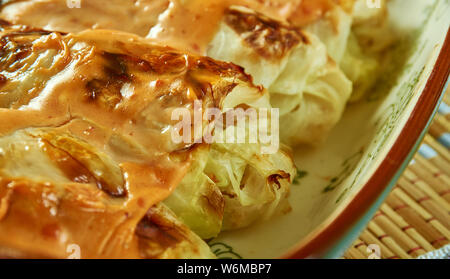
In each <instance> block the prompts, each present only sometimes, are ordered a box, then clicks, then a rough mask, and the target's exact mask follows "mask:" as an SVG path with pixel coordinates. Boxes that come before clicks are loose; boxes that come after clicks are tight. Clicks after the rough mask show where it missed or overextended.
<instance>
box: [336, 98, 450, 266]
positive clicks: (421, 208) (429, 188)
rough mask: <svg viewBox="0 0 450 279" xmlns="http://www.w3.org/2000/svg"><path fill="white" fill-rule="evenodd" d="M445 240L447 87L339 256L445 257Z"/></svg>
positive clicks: (449, 137)
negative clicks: (405, 161) (386, 189)
mask: <svg viewBox="0 0 450 279" xmlns="http://www.w3.org/2000/svg"><path fill="white" fill-rule="evenodd" d="M449 244H450V90H448V91H447V94H446V95H445V97H444V101H443V103H442V105H441V106H440V109H439V113H438V114H437V115H436V117H435V119H434V121H433V123H432V125H431V127H430V129H429V131H428V134H427V135H426V137H425V139H424V141H423V143H422V145H421V147H420V149H419V152H418V153H417V154H416V156H415V157H414V160H413V161H412V162H411V164H410V166H409V167H408V169H407V170H406V171H405V173H404V174H403V176H402V177H401V178H400V180H399V181H398V182H397V185H396V187H395V188H394V190H393V191H392V193H391V194H390V195H389V196H388V198H387V199H386V201H385V203H384V204H383V205H382V206H381V208H380V209H379V210H378V212H377V213H376V215H375V216H374V217H373V219H372V221H371V222H370V223H369V225H368V227H367V228H366V230H365V231H364V232H363V233H362V234H361V235H360V236H359V238H358V239H357V240H356V241H355V242H354V243H353V245H352V246H351V247H350V248H349V249H348V250H347V252H346V253H345V254H344V258H346V259H368V258H382V259H412V258H417V257H421V258H424V257H425V258H426V257H428V256H429V255H430V254H433V252H434V254H438V256H437V258H448V257H450V246H448V245H449ZM439 249H441V250H440V252H441V253H440V254H439V253H437V250H439ZM444 249H445V250H444ZM435 257H436V256H435Z"/></svg>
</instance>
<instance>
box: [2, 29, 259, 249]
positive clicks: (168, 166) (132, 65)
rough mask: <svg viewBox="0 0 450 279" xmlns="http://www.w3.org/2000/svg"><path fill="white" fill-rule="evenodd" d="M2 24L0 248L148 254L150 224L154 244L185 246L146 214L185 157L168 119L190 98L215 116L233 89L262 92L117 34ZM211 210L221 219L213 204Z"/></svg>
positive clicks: (214, 66)
mask: <svg viewBox="0 0 450 279" xmlns="http://www.w3.org/2000/svg"><path fill="white" fill-rule="evenodd" d="M2 26H3V27H2V28H3V30H2V31H1V32H0V75H1V77H2V78H0V80H1V82H0V90H1V91H2V94H1V96H0V118H2V121H1V122H0V135H1V137H0V153H1V154H0V247H4V248H8V249H10V250H11V251H12V250H17V251H23V252H24V253H25V254H26V255H39V257H65V256H66V245H67V244H70V243H75V244H77V245H79V246H80V247H81V249H82V257H83V258H98V257H102V258H117V257H126V258H134V257H143V256H145V257H147V256H149V257H156V256H158V255H159V252H158V253H156V252H154V253H153V254H152V253H149V254H147V255H143V254H142V253H143V252H142V247H140V246H139V245H144V244H142V243H145V245H147V246H148V245H150V244H149V243H152V241H150V240H149V239H148V238H149V235H148V226H149V224H151V225H152V228H153V229H155V228H157V229H158V230H157V231H160V232H161V231H163V232H164V234H158V235H157V237H156V239H154V241H155V242H154V243H153V244H151V247H156V246H158V245H159V246H160V248H161V249H166V248H168V247H172V246H174V245H175V246H176V245H178V244H179V241H182V240H183V239H184V240H183V243H189V242H186V241H185V240H186V238H187V237H188V236H186V235H185V233H186V232H184V231H183V227H182V226H175V227H174V228H175V231H170V230H169V231H167V230H166V224H165V223H164V222H166V220H165V219H164V218H163V217H161V216H159V217H158V218H157V219H155V218H156V217H154V216H153V215H151V212H150V213H149V214H150V215H148V214H147V215H146V213H147V210H148V208H150V207H151V206H153V205H155V204H157V203H159V202H161V201H162V200H164V199H165V198H167V197H168V196H169V195H170V194H171V193H172V191H173V190H174V188H175V186H176V185H177V184H178V183H179V182H180V181H181V179H182V178H183V176H184V175H185V173H186V172H187V170H188V167H189V164H190V162H191V160H192V156H190V154H191V152H190V151H189V149H186V152H182V153H183V154H181V155H180V156H177V153H179V152H177V151H178V150H183V148H185V147H186V146H185V144H184V143H181V144H175V143H173V142H172V141H171V139H170V133H167V132H164V131H165V129H167V127H171V125H173V124H174V121H173V120H172V119H171V118H170V112H171V111H172V110H173V109H176V108H180V107H184V108H191V109H192V107H193V102H194V101H195V100H202V101H203V102H204V103H205V106H217V107H218V108H219V109H222V102H223V100H224V98H226V97H227V95H228V94H229V93H230V92H231V91H232V90H233V89H234V88H235V87H236V86H237V85H240V86H246V87H249V88H250V89H252V90H253V91H254V92H255V93H256V94H255V95H257V96H262V94H263V90H262V89H261V88H259V87H255V86H254V85H253V84H252V83H251V78H250V76H248V75H246V74H245V73H244V71H243V69H242V68H240V67H238V66H235V65H234V64H231V63H224V62H217V61H215V60H213V59H210V58H206V57H201V56H195V55H189V54H186V53H182V52H179V51H176V50H173V49H171V48H168V47H161V46H157V45H154V44H150V43H148V42H147V41H144V40H142V39H140V38H138V37H135V36H132V35H128V34H125V33H117V32H113V31H101V30H99V31H88V32H84V33H80V34H61V33H58V32H47V31H42V30H35V29H32V28H28V27H25V26H13V25H9V24H6V23H5V24H3V25H2ZM18 108H20V110H18ZM2 148H3V149H2ZM5 150H6V151H5ZM21 150H22V151H21ZM2 152H3V153H2ZM27 156H28V157H27ZM30 156H31V157H30ZM33 156H34V157H33ZM27 158H28V159H27ZM36 158H40V159H42V160H41V161H40V162H39V163H41V164H44V165H45V167H44V168H43V169H44V171H43V172H42V171H39V170H38V171H35V169H36V168H37V166H36V164H38V163H37V161H36ZM26 159H27V160H28V161H27V160H26ZM10 162H15V164H16V165H14V164H13V165H11V164H10ZM27 162H30V163H27ZM46 172H48V173H46ZM212 196H213V195H212ZM213 197H214V196H213ZM208 202H209V203H210V205H211V207H212V208H214V209H215V210H217V211H219V212H220V213H221V212H223V203H221V202H220V199H213V200H208ZM144 216H147V217H146V218H147V219H144V221H143V223H142V222H141V220H142V218H143V217H144ZM148 218H150V221H151V223H148V222H147V221H148ZM161 218H162V219H161ZM145 220H147V221H145ZM140 222H141V223H140ZM138 224H140V225H139V226H138ZM155 224H156V225H155ZM136 226H138V228H139V232H140V233H141V234H142V235H144V236H145V237H146V239H145V241H143V240H142V239H140V237H141V235H139V236H136V235H135V234H134V232H135V229H136ZM155 226H156V227H155ZM172 227H173V226H172ZM185 230H187V228H185ZM172 240H173V241H172ZM36 241H37V242H39V243H40V244H39V245H33V242H36ZM155 245H156V246H155ZM185 245H187V244H185ZM189 245H191V246H189V247H192V245H193V244H189ZM147 248H148V247H147ZM147 248H145V249H144V250H146V251H147V252H149V251H148V249H147ZM165 256H167V255H166V254H165ZM178 256H182V255H178Z"/></svg>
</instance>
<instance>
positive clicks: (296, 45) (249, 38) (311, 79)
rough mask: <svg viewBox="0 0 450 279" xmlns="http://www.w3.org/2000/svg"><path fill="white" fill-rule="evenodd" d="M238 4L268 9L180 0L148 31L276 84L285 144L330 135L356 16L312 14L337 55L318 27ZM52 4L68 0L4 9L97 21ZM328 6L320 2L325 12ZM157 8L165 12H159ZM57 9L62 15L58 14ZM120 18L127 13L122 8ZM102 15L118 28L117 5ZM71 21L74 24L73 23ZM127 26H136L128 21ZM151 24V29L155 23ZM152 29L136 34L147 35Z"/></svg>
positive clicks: (22, 18) (56, 19)
mask: <svg viewBox="0 0 450 279" xmlns="http://www.w3.org/2000/svg"><path fill="white" fill-rule="evenodd" d="M95 2H96V1H92V3H95ZM131 2H132V1H129V2H125V3H124V5H123V7H124V8H123V9H124V10H129V11H132V10H133V9H134V6H133V5H132V3H131ZM235 2H236V3H242V4H246V5H250V6H252V7H254V8H258V9H262V10H264V9H263V7H265V5H261V4H260V3H258V1H219V2H217V3H216V4H217V5H215V6H219V7H220V8H219V9H217V7H216V8H214V7H215V6H214V5H213V4H211V3H209V2H204V1H197V0H194V1H178V0H173V1H170V5H168V6H167V10H166V11H164V12H163V13H161V14H160V17H159V20H158V22H157V24H156V25H154V26H153V27H152V28H151V29H150V31H149V33H148V36H147V37H148V38H152V39H156V40H157V39H163V40H167V42H169V43H172V44H174V45H177V46H179V45H180V43H179V41H180V40H181V41H182V44H185V45H186V48H187V49H188V50H189V51H194V52H199V53H201V54H205V55H207V56H210V57H212V58H214V59H218V60H223V61H229V62H233V63H235V64H237V65H240V66H242V67H244V69H245V71H246V73H248V74H250V75H251V76H252V77H253V80H254V83H255V84H259V85H263V86H264V87H266V88H267V89H268V90H269V93H270V101H271V104H272V106H273V107H275V108H279V109H280V116H281V119H280V121H281V129H280V131H281V140H282V142H284V143H286V144H287V145H289V146H294V145H297V144H302V143H317V142H321V141H323V139H324V138H325V136H326V135H327V133H328V132H329V130H330V129H331V128H333V127H334V125H335V124H336V123H337V121H338V120H339V119H340V117H341V115H342V113H343V110H344V108H345V105H346V103H347V100H348V99H349V97H350V94H351V91H352V84H351V82H350V81H349V80H348V79H347V77H346V76H345V75H344V74H343V72H342V71H341V70H340V68H339V66H338V64H337V63H336V62H339V60H340V56H342V55H343V52H344V50H345V45H346V41H347V37H348V33H349V29H350V25H351V17H350V16H349V15H347V13H346V12H344V11H343V8H341V6H339V5H337V4H334V1H332V0H330V1H329V2H330V3H333V7H336V9H333V10H332V11H333V13H334V11H336V14H337V15H336V16H334V15H333V16H330V18H329V17H326V18H325V19H324V20H320V19H317V20H315V19H314V20H311V23H310V24H309V25H308V26H309V27H307V28H310V29H311V30H313V31H315V32H316V33H317V34H319V35H320V36H319V37H321V38H322V39H323V40H324V41H325V42H326V43H327V44H328V45H330V46H331V45H332V46H333V47H332V50H333V51H334V50H336V55H335V54H334V53H330V54H331V57H330V56H329V53H328V51H329V50H330V49H328V51H327V45H324V44H323V43H322V42H321V41H320V39H318V38H317V37H316V36H315V35H313V34H311V33H310V32H307V31H303V30H301V29H299V28H297V27H295V26H293V25H289V24H286V23H282V22H281V21H279V20H274V19H272V18H269V17H267V16H264V15H263V14H262V13H258V12H255V11H254V10H251V9H248V8H244V7H242V6H229V5H230V4H231V3H235ZM323 2H324V3H325V2H326V1H323ZM309 3H310V2H308V1H306V4H302V5H303V6H301V7H300V8H298V9H302V8H305V7H304V5H311V4H309ZM327 3H328V2H327ZM141 4H142V5H144V4H143V3H141ZM52 5H59V6H61V5H63V6H64V5H65V3H63V2H61V1H57V0H53V1H25V2H18V3H10V4H9V5H6V6H5V7H4V9H3V13H2V16H3V17H4V18H6V19H11V20H14V21H15V22H18V23H30V24H35V25H37V26H39V27H43V28H51V29H53V30H55V29H56V30H60V31H71V30H74V29H76V30H83V29H84V28H86V27H87V26H95V24H86V21H87V19H85V17H82V18H83V19H81V20H77V18H78V17H79V16H80V15H79V13H80V11H76V10H77V9H67V8H66V9H65V11H66V12H65V13H64V16H62V12H61V11H60V10H61V9H64V8H63V7H60V8H58V9H55V10H54V12H53V9H51V7H52ZM92 5H94V4H89V5H87V6H83V7H82V8H81V9H79V10H86V11H89V12H88V14H89V13H91V12H93V11H95V9H94V8H93V6H92ZM211 5H212V6H211ZM321 5H324V4H321ZM327 5H328V4H327ZM210 6H211V7H210ZM213 6H214V7H213ZM205 7H207V8H208V9H209V10H208V11H211V12H210V13H212V15H211V17H213V15H214V17H213V18H211V17H207V18H205V17H204V16H202V15H201V14H196V13H195V12H196V11H197V10H200V11H201V8H205ZM320 7H321V6H318V7H316V6H314V7H313V8H314V10H317V9H319V8H320ZM294 8H295V6H294ZM205 9H206V8H205ZM49 10H50V17H51V18H52V20H51V23H50V24H47V25H44V23H43V22H40V21H41V20H36V21H34V22H33V23H31V21H32V18H35V17H39V16H38V14H39V13H42V12H43V11H46V13H47V11H49ZM72 10H74V11H72ZM217 10H219V11H217ZM155 12H156V13H158V11H157V10H155ZM5 13H6V14H8V15H5ZM117 13H118V12H117ZM52 14H54V15H55V16H51V15H52ZM216 14H217V17H216V16H215V15H216ZM294 15H295V14H294ZM294 15H292V17H294ZM115 16H117V17H120V15H119V14H116V15H115ZM99 17H100V18H102V19H100V20H99V22H100V23H99V24H100V26H101V27H104V28H112V29H114V28H117V26H116V25H114V24H112V25H109V26H106V25H105V24H104V23H105V22H107V19H108V18H110V17H111V14H110V13H109V10H108V11H107V12H105V13H100V16H99ZM197 17H198V18H200V23H198V22H194V23H193V22H192V21H193V20H194V21H195V19H196V18H197ZM334 17H339V20H331V18H334ZM120 18H123V17H120ZM136 18H137V19H136ZM193 18H194V19H193ZM202 18H203V19H202ZM341 18H343V20H341ZM344 19H345V20H344ZM123 20H124V21H125V22H127V23H128V24H125V23H124V24H123V26H128V25H133V21H134V20H136V21H140V20H139V15H137V17H133V18H128V19H127V18H123ZM207 21H209V22H207ZM316 22H318V23H316ZM322 22H323V23H322ZM335 22H338V23H339V26H338V27H339V28H338V29H337V30H335V26H332V23H335ZM341 22H342V24H341ZM183 24H184V25H189V26H191V27H192V28H190V29H192V30H189V31H188V30H185V32H184V33H183V30H184V29H183V28H185V27H183ZM67 25H70V26H71V27H70V28H66V26H67ZM316 25H317V26H316ZM75 26H77V27H75ZM204 26H212V27H207V28H205V27H204ZM119 28H120V29H121V30H125V31H130V30H129V28H128V27H123V28H122V27H119ZM144 29H145V30H147V29H148V26H147V27H145V28H144ZM145 30H140V31H139V32H135V33H138V34H143V33H145ZM167 30H175V31H174V32H175V33H174V34H169V35H167V34H166V33H167V32H166V31H167ZM335 31H337V32H335ZM174 37H176V39H177V40H175V39H174ZM333 56H334V57H333ZM337 56H339V57H337Z"/></svg>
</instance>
